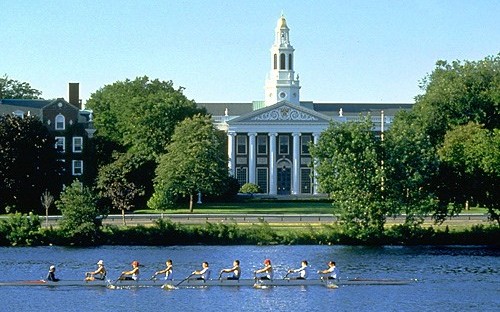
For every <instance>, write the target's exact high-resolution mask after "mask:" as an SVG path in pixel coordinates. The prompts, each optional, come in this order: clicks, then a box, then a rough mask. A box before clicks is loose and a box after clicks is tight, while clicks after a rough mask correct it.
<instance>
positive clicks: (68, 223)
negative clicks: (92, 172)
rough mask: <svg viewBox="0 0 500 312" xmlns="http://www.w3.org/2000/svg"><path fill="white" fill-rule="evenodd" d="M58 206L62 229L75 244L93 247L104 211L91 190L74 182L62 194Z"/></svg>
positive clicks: (76, 181) (57, 202)
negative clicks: (99, 206)
mask: <svg viewBox="0 0 500 312" xmlns="http://www.w3.org/2000/svg"><path fill="white" fill-rule="evenodd" d="M56 206H57V208H58V209H59V210H61V213H62V220H61V229H62V230H63V231H64V232H65V234H66V237H68V238H69V239H70V240H71V241H72V242H73V243H74V244H77V245H92V244H94V243H95V242H96V241H97V238H98V235H99V233H98V229H99V226H100V219H101V217H102V215H103V211H101V210H100V209H99V208H98V206H97V197H96V196H95V194H94V193H93V192H92V190H91V189H90V188H88V187H84V186H83V185H82V184H81V183H80V182H79V181H78V180H75V181H73V183H71V185H70V186H68V187H66V189H65V190H64V191H63V192H62V193H61V195H60V198H59V200H57V201H56Z"/></svg>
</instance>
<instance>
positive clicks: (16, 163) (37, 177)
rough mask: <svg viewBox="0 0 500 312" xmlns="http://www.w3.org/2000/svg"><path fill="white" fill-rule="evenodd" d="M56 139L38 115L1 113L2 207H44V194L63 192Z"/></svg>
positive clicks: (0, 187) (0, 166) (0, 178)
mask: <svg viewBox="0 0 500 312" xmlns="http://www.w3.org/2000/svg"><path fill="white" fill-rule="evenodd" d="M56 159H57V152H56V150H55V148H54V139H53V137H52V136H51V135H50V133H49V132H48V130H47V128H46V127H44V125H43V124H42V123H41V121H40V120H39V119H38V118H37V117H30V116H25V117H24V118H20V117H16V116H12V115H3V116H0V206H1V207H2V208H5V207H6V206H11V207H14V208H15V210H17V211H22V212H30V211H36V209H40V202H39V200H40V194H42V192H43V191H45V190H49V191H51V192H52V193H59V191H60V189H61V185H60V183H59V180H60V175H59V174H60V172H61V166H60V164H59V163H58V162H57V160H56Z"/></svg>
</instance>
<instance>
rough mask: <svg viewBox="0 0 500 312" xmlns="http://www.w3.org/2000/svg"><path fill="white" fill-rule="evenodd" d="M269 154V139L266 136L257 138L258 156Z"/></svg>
mask: <svg viewBox="0 0 500 312" xmlns="http://www.w3.org/2000/svg"><path fill="white" fill-rule="evenodd" d="M266 154H267V137H266V136H265V135H258V136H257V155H266Z"/></svg>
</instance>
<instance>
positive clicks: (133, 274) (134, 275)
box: [120, 261, 139, 281]
mask: <svg viewBox="0 0 500 312" xmlns="http://www.w3.org/2000/svg"><path fill="white" fill-rule="evenodd" d="M120 279H121V280H128V281H130V280H134V281H137V280H138V279H139V262H138V261H133V262H132V270H130V271H123V272H122V275H121V276H120Z"/></svg>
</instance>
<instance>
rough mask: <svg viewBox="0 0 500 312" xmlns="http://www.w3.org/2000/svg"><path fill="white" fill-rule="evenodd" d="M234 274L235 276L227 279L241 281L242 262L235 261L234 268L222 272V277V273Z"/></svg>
mask: <svg viewBox="0 0 500 312" xmlns="http://www.w3.org/2000/svg"><path fill="white" fill-rule="evenodd" d="M231 272H232V273H233V276H228V277H227V278H226V279H228V280H239V279H240V276H241V268H240V260H234V261H233V267H232V268H230V269H223V270H221V271H220V275H222V273H231Z"/></svg>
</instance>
